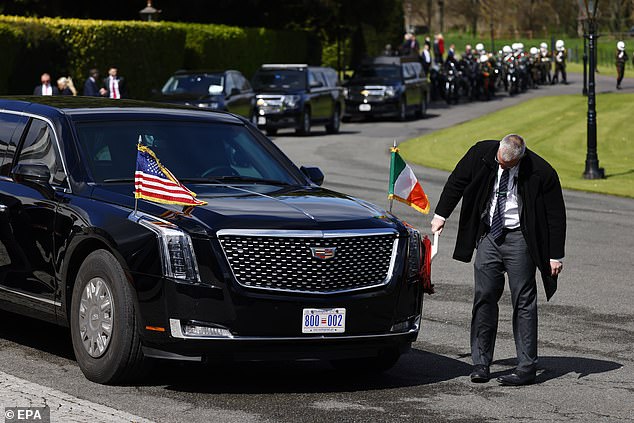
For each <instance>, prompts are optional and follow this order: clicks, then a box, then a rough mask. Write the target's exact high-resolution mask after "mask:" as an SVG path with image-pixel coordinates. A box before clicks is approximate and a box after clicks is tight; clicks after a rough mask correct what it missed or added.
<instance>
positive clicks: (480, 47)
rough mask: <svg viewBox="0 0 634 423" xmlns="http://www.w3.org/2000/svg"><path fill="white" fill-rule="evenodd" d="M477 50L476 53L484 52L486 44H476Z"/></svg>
mask: <svg viewBox="0 0 634 423" xmlns="http://www.w3.org/2000/svg"><path fill="white" fill-rule="evenodd" d="M475 49H476V51H482V50H484V44H482V43H478V44H476V45H475Z"/></svg>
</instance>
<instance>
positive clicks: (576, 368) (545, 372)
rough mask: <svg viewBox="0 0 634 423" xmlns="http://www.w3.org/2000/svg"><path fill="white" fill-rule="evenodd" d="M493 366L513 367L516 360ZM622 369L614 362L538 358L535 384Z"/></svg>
mask: <svg viewBox="0 0 634 423" xmlns="http://www.w3.org/2000/svg"><path fill="white" fill-rule="evenodd" d="M494 364H500V365H508V366H515V365H516V364H517V361H516V359H514V358H509V359H505V360H498V361H495V363H494ZM621 367H623V365H622V364H620V363H616V362H614V361H607V360H596V359H593V358H585V357H553V356H547V357H539V364H538V370H537V379H536V381H535V382H536V383H543V382H546V381H549V380H551V379H556V378H558V377H561V376H564V375H567V374H569V373H576V374H578V375H579V376H578V379H581V378H582V377H586V376H588V375H591V374H598V373H605V372H610V371H612V370H617V369H620V368H621ZM510 372H511V371H510V370H509V371H504V372H497V373H495V374H492V375H491V376H492V377H497V376H500V375H502V374H507V373H510Z"/></svg>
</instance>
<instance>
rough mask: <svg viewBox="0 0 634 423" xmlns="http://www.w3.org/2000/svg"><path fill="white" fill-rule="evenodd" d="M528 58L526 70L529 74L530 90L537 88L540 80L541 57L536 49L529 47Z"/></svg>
mask: <svg viewBox="0 0 634 423" xmlns="http://www.w3.org/2000/svg"><path fill="white" fill-rule="evenodd" d="M529 52H530V56H529V58H528V69H529V74H530V79H531V81H530V86H531V88H537V84H538V83H539V80H540V78H541V62H540V58H541V55H540V54H539V49H538V48H537V47H531V48H530V50H529Z"/></svg>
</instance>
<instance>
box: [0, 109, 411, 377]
mask: <svg viewBox="0 0 634 423" xmlns="http://www.w3.org/2000/svg"><path fill="white" fill-rule="evenodd" d="M138 142H141V143H142V144H143V145H145V146H147V147H148V148H149V149H151V150H152V151H153V152H154V154H155V155H156V156H157V157H158V158H159V160H161V162H162V164H163V165H164V166H165V167H167V168H168V169H169V170H170V171H171V173H172V174H173V175H174V176H176V177H177V178H178V179H179V180H180V182H181V183H183V184H185V185H186V186H187V187H188V188H189V189H191V190H192V191H193V192H195V193H197V194H198V196H197V198H198V199H199V200H203V201H206V202H207V204H206V205H204V206H198V207H195V208H191V207H189V208H188V207H185V208H184V207H182V206H175V205H169V204H160V203H154V202H148V201H145V200H138V204H135V198H134V189H135V168H136V161H137V143H138ZM0 163H1V165H0V307H1V308H3V309H6V310H10V311H13V312H16V313H20V314H23V315H26V316H31V317H36V318H40V319H44V320H46V321H49V322H56V323H57V324H60V325H64V326H69V327H70V333H71V337H72V343H73V349H74V351H75V356H76V358H77V363H78V364H79V367H80V368H81V370H82V371H83V372H84V374H85V375H86V377H88V378H89V379H90V380H92V381H96V382H100V383H117V382H122V381H125V380H130V379H134V378H136V377H138V376H139V375H140V374H142V372H141V371H142V370H143V368H144V367H145V365H146V363H147V359H148V358H159V359H174V360H189V361H207V360H231V359H233V360H255V359H316V358H317V359H328V360H332V363H333V364H334V365H335V366H342V367H344V368H349V367H350V366H356V367H359V366H362V367H363V366H365V367H367V368H368V370H370V369H372V370H382V369H386V368H389V367H391V366H392V365H393V364H394V363H395V362H396V360H397V359H398V357H399V355H400V354H401V353H402V352H404V351H406V350H407V349H408V347H409V346H410V344H411V343H412V342H413V341H414V340H416V337H417V335H418V331H419V324H420V318H421V312H422V286H421V283H420V279H419V277H418V271H419V269H420V257H421V255H420V253H421V250H420V249H419V247H418V246H419V243H420V239H419V234H418V232H417V231H416V230H414V229H412V228H411V227H408V226H406V225H405V224H404V223H402V222H401V221H400V220H399V219H397V218H396V217H395V216H393V215H391V214H389V213H387V212H386V211H384V210H382V209H380V208H378V207H376V206H373V205H372V204H369V203H367V202H365V201H363V200H359V199H356V198H353V197H349V196H347V195H344V194H339V193H337V192H333V191H330V190H327V189H324V188H321V187H320V186H319V185H320V184H321V182H322V180H323V174H322V173H321V172H320V171H319V170H318V169H317V168H304V167H302V168H298V167H296V166H295V165H294V164H293V163H292V162H291V161H290V160H289V159H288V158H287V157H286V156H285V155H284V154H283V153H282V152H281V151H280V150H279V149H278V148H277V147H276V146H275V145H274V144H273V143H272V142H271V141H270V140H269V139H268V138H266V137H265V136H264V135H263V134H262V133H261V132H260V131H258V130H257V129H256V128H255V127H254V126H253V125H251V124H249V122H248V121H247V120H246V119H244V118H240V117H237V116H235V115H231V114H228V113H221V112H213V111H208V110H200V109H193V108H177V106H168V105H164V106H163V107H162V108H157V107H155V106H154V105H153V104H151V103H144V102H136V101H132V100H108V99H91V98H78V97H70V98H66V97H25V98H22V99H12V100H7V99H0ZM150 188H151V187H150ZM34 336H36V335H34Z"/></svg>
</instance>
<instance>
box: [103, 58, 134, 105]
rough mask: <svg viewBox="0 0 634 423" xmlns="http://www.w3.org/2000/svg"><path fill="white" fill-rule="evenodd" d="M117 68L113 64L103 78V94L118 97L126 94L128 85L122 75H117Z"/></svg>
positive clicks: (124, 96)
mask: <svg viewBox="0 0 634 423" xmlns="http://www.w3.org/2000/svg"><path fill="white" fill-rule="evenodd" d="M118 72H119V70H118V69H117V68H116V67H115V66H111V67H110V69H108V77H107V78H105V79H104V80H103V91H102V92H103V94H102V95H103V96H105V97H108V98H114V99H120V98H126V97H127V96H128V87H127V85H126V81H125V79H124V78H123V77H122V76H119V75H118Z"/></svg>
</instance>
